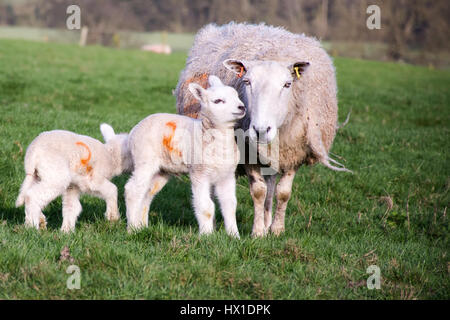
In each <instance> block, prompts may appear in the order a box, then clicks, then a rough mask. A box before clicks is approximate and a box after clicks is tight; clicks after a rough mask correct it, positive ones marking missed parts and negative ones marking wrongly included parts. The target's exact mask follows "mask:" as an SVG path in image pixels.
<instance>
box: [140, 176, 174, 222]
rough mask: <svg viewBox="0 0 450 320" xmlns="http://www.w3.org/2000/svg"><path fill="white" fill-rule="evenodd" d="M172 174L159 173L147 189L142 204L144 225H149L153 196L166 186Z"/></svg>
mask: <svg viewBox="0 0 450 320" xmlns="http://www.w3.org/2000/svg"><path fill="white" fill-rule="evenodd" d="M169 179H170V176H169V175H168V174H165V173H161V172H160V173H157V174H156V175H155V176H154V177H153V179H152V182H151V184H150V189H149V190H147V193H146V195H145V199H144V201H143V205H142V226H144V227H148V211H149V210H150V206H151V204H152V201H153V198H154V197H155V196H156V194H157V193H158V192H159V191H161V190H162V188H164V186H165V185H166V183H167V182H168V181H169Z"/></svg>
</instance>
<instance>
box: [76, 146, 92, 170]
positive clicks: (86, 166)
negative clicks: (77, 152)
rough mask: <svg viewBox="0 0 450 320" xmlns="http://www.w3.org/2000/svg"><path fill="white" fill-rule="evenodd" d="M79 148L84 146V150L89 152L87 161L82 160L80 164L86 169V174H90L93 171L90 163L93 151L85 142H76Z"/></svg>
mask: <svg viewBox="0 0 450 320" xmlns="http://www.w3.org/2000/svg"><path fill="white" fill-rule="evenodd" d="M76 145H77V146H82V147H84V148H86V150H87V151H88V156H87V158H85V159H80V163H81V165H82V166H84V167H85V168H86V172H87V173H90V172H91V171H92V167H91V166H90V165H89V161H90V160H91V156H92V154H91V149H89V147H88V146H87V144H85V143H84V142H81V141H78V142H76Z"/></svg>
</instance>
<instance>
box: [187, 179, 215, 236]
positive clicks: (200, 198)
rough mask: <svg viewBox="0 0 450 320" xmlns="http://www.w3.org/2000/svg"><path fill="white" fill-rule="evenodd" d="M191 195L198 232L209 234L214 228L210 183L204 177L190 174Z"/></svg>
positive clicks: (213, 208)
mask: <svg viewBox="0 0 450 320" xmlns="http://www.w3.org/2000/svg"><path fill="white" fill-rule="evenodd" d="M191 181H192V195H193V203H194V210H195V217H196V218H197V222H198V225H199V230H200V234H210V233H212V232H213V230H214V210H215V207H214V202H213V201H212V200H211V184H210V183H209V181H205V180H204V179H202V180H198V179H195V178H193V177H192V176H191Z"/></svg>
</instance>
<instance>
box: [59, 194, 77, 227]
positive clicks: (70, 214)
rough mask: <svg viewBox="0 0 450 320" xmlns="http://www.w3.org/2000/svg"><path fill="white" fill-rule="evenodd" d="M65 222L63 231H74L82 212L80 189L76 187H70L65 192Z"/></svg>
mask: <svg viewBox="0 0 450 320" xmlns="http://www.w3.org/2000/svg"><path fill="white" fill-rule="evenodd" d="M62 198H63V199H62V200H63V210H62V212H63V222H62V226H61V231H63V232H73V231H75V224H76V223H77V219H78V216H79V215H80V213H81V209H82V207H81V203H80V199H79V198H80V190H79V189H78V188H77V187H75V186H72V187H69V188H67V190H66V191H65V192H64V193H63V197H62Z"/></svg>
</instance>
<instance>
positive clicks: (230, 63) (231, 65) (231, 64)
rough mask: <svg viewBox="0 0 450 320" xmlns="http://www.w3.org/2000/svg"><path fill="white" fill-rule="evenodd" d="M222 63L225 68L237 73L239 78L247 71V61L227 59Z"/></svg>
mask: <svg viewBox="0 0 450 320" xmlns="http://www.w3.org/2000/svg"><path fill="white" fill-rule="evenodd" d="M222 63H223V65H224V66H225V68H227V69H228V70H230V71H233V72H234V73H236V75H237V76H238V77H239V78H240V77H242V76H243V75H244V74H246V73H247V67H246V66H245V65H246V64H247V63H246V62H244V61H241V60H235V59H227V60H225V61H224V62H222Z"/></svg>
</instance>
